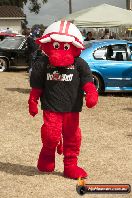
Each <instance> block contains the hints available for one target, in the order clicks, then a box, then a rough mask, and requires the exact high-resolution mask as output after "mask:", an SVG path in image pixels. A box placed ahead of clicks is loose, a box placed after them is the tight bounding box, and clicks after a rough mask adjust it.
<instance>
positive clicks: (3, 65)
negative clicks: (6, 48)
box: [0, 58, 8, 72]
mask: <svg viewBox="0 0 132 198" xmlns="http://www.w3.org/2000/svg"><path fill="white" fill-rule="evenodd" d="M7 69H8V64H7V61H6V60H5V59H4V58H0V72H4V71H6V70H7Z"/></svg>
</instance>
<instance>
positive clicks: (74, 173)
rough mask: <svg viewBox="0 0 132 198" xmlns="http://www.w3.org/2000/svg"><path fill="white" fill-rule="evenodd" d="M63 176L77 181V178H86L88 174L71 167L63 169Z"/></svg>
mask: <svg viewBox="0 0 132 198" xmlns="http://www.w3.org/2000/svg"><path fill="white" fill-rule="evenodd" d="M64 176H65V177H68V178H70V179H78V178H79V177H81V178H86V177H87V176H88V174H87V173H86V172H85V171H84V170H83V169H82V168H80V167H78V166H76V165H73V166H65V167H64Z"/></svg>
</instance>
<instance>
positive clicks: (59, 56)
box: [49, 50, 74, 67]
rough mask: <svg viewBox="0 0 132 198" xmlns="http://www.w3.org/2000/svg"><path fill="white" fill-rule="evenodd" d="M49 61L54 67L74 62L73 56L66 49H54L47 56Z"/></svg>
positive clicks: (65, 65)
mask: <svg viewBox="0 0 132 198" xmlns="http://www.w3.org/2000/svg"><path fill="white" fill-rule="evenodd" d="M49 62H50V64H51V65H53V66H54V67H67V66H69V65H72V64H73V63H74V57H73V55H72V54H71V53H69V52H68V51H61V53H60V51H58V52H57V51H56V50H55V51H54V52H53V53H51V54H50V56H49Z"/></svg>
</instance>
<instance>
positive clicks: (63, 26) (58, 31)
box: [37, 21, 84, 49]
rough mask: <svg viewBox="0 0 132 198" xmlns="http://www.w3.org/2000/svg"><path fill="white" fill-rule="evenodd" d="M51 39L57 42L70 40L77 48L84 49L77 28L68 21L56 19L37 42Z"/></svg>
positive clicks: (45, 41)
mask: <svg viewBox="0 0 132 198" xmlns="http://www.w3.org/2000/svg"><path fill="white" fill-rule="evenodd" d="M51 39H53V40H55V41H59V42H72V44H73V45H74V46H76V47H77V48H81V49H84V45H83V37H82V34H81V32H80V31H79V29H78V28H77V27H76V26H75V25H74V24H72V23H70V22H68V21H57V22H54V23H52V24H51V25H50V26H49V27H48V28H47V29H46V30H45V31H44V34H43V36H42V37H41V38H39V39H37V40H38V42H39V43H47V42H50V41H51Z"/></svg>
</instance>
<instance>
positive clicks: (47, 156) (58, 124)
mask: <svg viewBox="0 0 132 198" xmlns="http://www.w3.org/2000/svg"><path fill="white" fill-rule="evenodd" d="M43 119H44V124H43V125H42V128H41V139H42V143H43V147H42V149H41V152H40V154H39V159H38V165H37V167H38V169H39V170H40V171H43V172H52V171H54V168H55V151H56V147H57V145H58V143H59V142H60V139H61V131H62V116H61V115H60V113H56V112H50V111H44V113H43Z"/></svg>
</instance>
